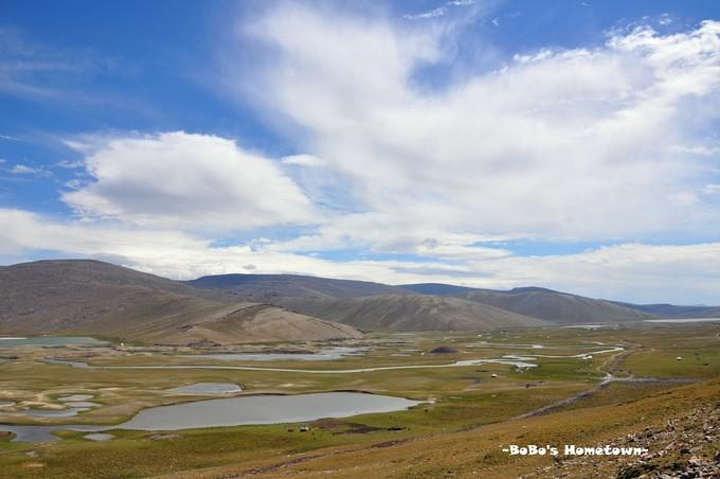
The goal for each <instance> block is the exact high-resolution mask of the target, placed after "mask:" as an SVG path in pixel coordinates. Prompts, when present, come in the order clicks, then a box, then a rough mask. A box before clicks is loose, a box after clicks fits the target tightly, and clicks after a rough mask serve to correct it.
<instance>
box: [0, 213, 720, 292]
mask: <svg viewBox="0 0 720 479" xmlns="http://www.w3.org/2000/svg"><path fill="white" fill-rule="evenodd" d="M485 239H489V238H485ZM468 240H471V238H455V239H454V241H455V244H453V243H452V241H450V242H448V243H444V244H443V243H439V242H438V243H432V242H427V244H426V248H428V249H430V250H432V249H435V250H437V252H438V253H439V254H438V255H437V256H438V258H436V259H435V260H430V261H397V260H387V261H378V260H362V259H354V260H352V261H346V262H341V261H331V260H326V259H322V258H318V257H315V256H311V255H302V254H297V253H293V252H286V251H277V250H275V249H273V243H272V242H268V241H265V240H262V241H255V242H249V243H246V244H241V245H232V246H215V245H213V243H212V241H210V240H208V239H203V238H201V237H198V236H193V235H188V234H183V233H178V232H176V231H168V230H156V229H155V230H154V229H148V228H142V229H139V228H128V227H119V226H117V225H115V226H113V225H109V224H106V223H104V224H94V223H90V224H89V223H85V222H77V221H75V222H61V221H57V220H54V219H52V218H48V217H43V216H39V215H37V214H33V213H29V212H27V211H22V210H8V209H0V255H4V257H5V258H12V257H18V256H19V255H22V254H25V253H27V252H32V251H35V250H45V251H54V252H58V253H62V254H64V255H69V256H74V257H75V256H83V257H93V258H98V259H104V260H110V261H113V262H115V263H118V264H123V265H126V266H129V267H133V268H138V269H141V270H143V271H147V272H151V273H155V274H159V275H162V276H167V277H172V278H178V279H189V278H194V277H198V276H201V275H205V274H222V273H234V272H238V271H243V270H247V271H252V272H254V273H294V274H310V275H316V276H324V277H335V278H346V279H358V280H370V281H381V282H386V283H394V284H403V283H417V282H445V283H455V284H465V285H468V286H477V287H486V288H511V287H514V286H527V285H542V286H546V287H551V288H556V289H560V290H565V291H570V292H576V293H580V294H587V295H590V296H595V297H605V298H611V299H623V300H633V301H639V302H657V301H674V302H677V303H698V302H706V303H717V298H718V297H720V280H719V279H718V277H717V271H718V270H720V243H707V244H697V245H685V246H652V245H643V244H624V245H618V246H612V247H603V248H598V249H594V250H590V251H587V252H583V253H578V254H567V255H551V256H530V257H517V256H513V255H512V254H510V253H509V252H507V251H504V250H502V249H497V250H494V251H491V248H485V249H479V250H478V251H473V252H468V251H467V248H463V247H458V245H462V244H465V243H466V242H467V241H468ZM469 253H472V254H469ZM455 259H462V260H463V261H461V262H456V261H452V260H455ZM448 260H450V261H448ZM668 278H672V281H668Z"/></svg>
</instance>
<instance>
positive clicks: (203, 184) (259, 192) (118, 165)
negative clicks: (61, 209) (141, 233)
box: [62, 132, 315, 230]
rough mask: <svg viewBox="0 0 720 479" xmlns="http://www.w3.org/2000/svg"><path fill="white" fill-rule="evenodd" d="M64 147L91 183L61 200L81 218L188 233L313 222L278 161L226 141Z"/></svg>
mask: <svg viewBox="0 0 720 479" xmlns="http://www.w3.org/2000/svg"><path fill="white" fill-rule="evenodd" d="M72 145H74V146H75V147H76V148H79V149H81V151H84V152H85V154H86V156H85V159H84V164H85V168H86V170H87V173H88V174H89V175H90V176H91V177H92V181H91V182H89V183H87V184H85V185H84V186H80V187H79V188H78V189H77V190H75V191H69V192H65V193H64V194H63V196H62V198H63V201H65V202H66V203H67V204H68V205H70V206H71V207H72V208H74V209H75V210H76V212H77V213H78V214H80V215H81V216H82V217H84V218H89V219H92V218H99V219H113V220H118V221H121V222H124V223H128V224H134V225H140V226H150V227H175V228H180V229H192V230H199V229H205V228H210V229H213V230H248V229H252V228H257V227H261V226H270V225H278V224H302V223H307V222H311V221H314V215H315V211H314V209H313V206H312V204H311V203H310V201H309V200H308V198H307V197H306V196H305V195H304V194H303V192H302V191H301V190H300V189H299V188H298V187H297V185H295V183H294V182H293V181H292V180H291V179H290V177H288V176H287V175H286V174H284V173H283V171H282V170H281V169H280V168H279V166H278V162H275V161H273V160H271V159H268V158H265V157H263V156H261V155H259V154H255V153H252V152H249V151H246V150H243V149H242V148H240V147H238V145H237V144H236V143H235V142H234V141H232V140H227V139H224V138H219V137H216V136H209V135H199V134H189V133H184V132H173V133H161V134H156V135H146V136H138V137H132V136H130V137H119V138H117V137H116V138H110V139H107V138H103V139H101V141H96V142H95V143H92V142H90V143H84V142H80V143H77V142H75V143H72Z"/></svg>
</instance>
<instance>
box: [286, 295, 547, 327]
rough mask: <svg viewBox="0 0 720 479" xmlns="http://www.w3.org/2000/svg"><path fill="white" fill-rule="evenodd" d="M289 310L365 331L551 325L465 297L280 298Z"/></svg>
mask: <svg viewBox="0 0 720 479" xmlns="http://www.w3.org/2000/svg"><path fill="white" fill-rule="evenodd" d="M277 301H278V303H277V304H282V305H283V306H285V307H287V308H288V309H291V310H294V311H299V312H301V313H303V314H307V315H310V316H314V317H317V318H323V319H330V318H332V320H333V321H338V322H341V323H345V324H350V325H352V326H354V327H356V328H358V329H361V330H363V331H372V330H383V331H460V330H471V331H472V330H486V329H494V328H504V327H508V328H510V327H522V326H543V325H548V324H550V323H548V322H545V321H542V320H539V319H536V318H531V317H528V316H523V315H520V314H516V313H513V312H510V311H505V310H502V309H499V308H496V307H494V306H490V305H486V304H481V303H476V302H473V301H468V300H465V299H462V298H452V297H442V296H423V295H408V294H401V295H376V296H366V297H360V298H344V299H313V298H283V299H280V298H278V299H277Z"/></svg>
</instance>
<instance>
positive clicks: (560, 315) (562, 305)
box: [453, 287, 652, 324]
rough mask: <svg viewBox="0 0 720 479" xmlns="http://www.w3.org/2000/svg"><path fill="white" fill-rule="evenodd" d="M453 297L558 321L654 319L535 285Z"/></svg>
mask: <svg viewBox="0 0 720 479" xmlns="http://www.w3.org/2000/svg"><path fill="white" fill-rule="evenodd" d="M453 296H456V297H460V298H464V299H467V300H469V301H476V302H478V303H483V304H489V305H492V306H495V307H497V308H501V309H505V310H507V311H512V312H514V313H517V314H523V315H527V316H531V317H533V318H539V319H544V320H546V321H550V322H552V323H555V324H581V323H615V322H625V321H640V320H643V319H649V318H652V315H650V314H647V313H644V312H642V311H638V310H635V309H631V308H628V307H625V306H621V305H619V304H615V303H612V302H610V301H604V300H600V299H592V298H586V297H583V296H577V295H574V294H569V293H562V292H559V291H553V290H549V289H544V288H536V287H529V288H515V289H512V290H510V291H492V290H474V291H470V292H465V293H459V294H456V295H453Z"/></svg>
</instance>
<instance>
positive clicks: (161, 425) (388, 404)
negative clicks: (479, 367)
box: [0, 392, 422, 442]
mask: <svg viewBox="0 0 720 479" xmlns="http://www.w3.org/2000/svg"><path fill="white" fill-rule="evenodd" d="M418 404H422V403H421V402H420V401H412V400H410V399H405V398H401V397H393V396H382V395H378V394H367V393H356V392H329V393H314V394H297V395H290V396H280V395H278V396H275V395H257V396H241V397H234V398H227V399H208V400H204V401H197V402H190V403H183V404H174V405H171V406H158V407H152V408H148V409H144V410H142V411H140V412H139V413H138V414H137V415H136V416H135V417H133V418H132V419H130V420H129V421H127V422H124V423H122V424H119V425H117V426H95V425H67V426H63V425H55V426H10V425H1V424H0V430H3V431H11V432H13V433H15V434H16V435H17V437H16V438H15V440H16V441H26V442H48V441H55V440H58V438H57V437H56V436H53V435H52V432H53V431H58V430H73V431H88V432H99V431H108V430H113V429H135V430H141V431H170V430H178V429H195V428H205V427H225V426H242V425H260V424H282V423H296V422H309V421H315V420H317V419H323V418H341V417H349V416H355V415H358V414H369V413H386V412H394V411H403V410H406V409H409V408H411V407H414V406H417V405H418Z"/></svg>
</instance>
